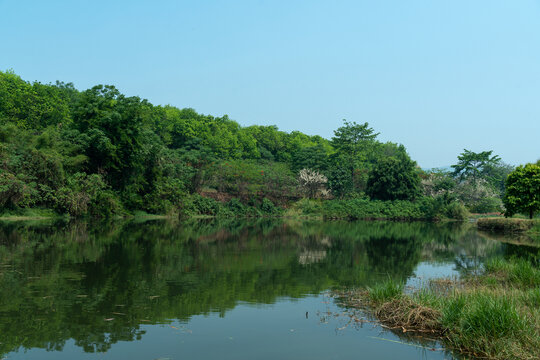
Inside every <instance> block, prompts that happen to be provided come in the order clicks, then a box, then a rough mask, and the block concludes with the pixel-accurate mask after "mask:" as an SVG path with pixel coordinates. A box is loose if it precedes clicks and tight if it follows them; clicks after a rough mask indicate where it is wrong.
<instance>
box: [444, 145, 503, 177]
mask: <svg viewBox="0 0 540 360" xmlns="http://www.w3.org/2000/svg"><path fill="white" fill-rule="evenodd" d="M492 153H493V150H490V151H482V152H479V153H475V152H473V151H470V150H467V149H464V150H463V152H462V153H461V154H460V155H459V156H458V163H457V164H455V165H452V168H453V169H454V172H453V175H454V177H456V178H458V179H459V180H460V181H462V180H466V179H469V178H471V179H472V180H473V182H476V180H478V179H479V178H482V177H486V174H487V173H489V172H490V171H492V169H493V168H494V167H495V166H497V165H499V164H500V162H501V158H500V157H499V156H497V155H493V156H491V154H492Z"/></svg>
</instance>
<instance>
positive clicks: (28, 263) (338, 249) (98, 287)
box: [0, 219, 530, 360]
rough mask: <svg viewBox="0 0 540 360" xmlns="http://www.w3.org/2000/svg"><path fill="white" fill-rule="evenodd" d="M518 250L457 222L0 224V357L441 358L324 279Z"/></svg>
mask: <svg viewBox="0 0 540 360" xmlns="http://www.w3.org/2000/svg"><path fill="white" fill-rule="evenodd" d="M529 250H530V249H528V248H527V247H523V246H518V245H513V244H509V243H504V242H501V241H497V240H494V239H491V238H490V237H489V235H485V234H482V233H479V232H478V231H477V230H476V229H475V228H474V227H473V226H471V225H470V224H456V223H448V224H432V223H422V222H414V223H397V222H317V221H311V222H310V221H295V220H267V219H263V220H254V221H245V220H226V221H223V220H204V221H203V220H198V221H196V220H192V221H188V222H171V221H166V220H149V221H142V220H133V221H121V222H112V223H103V222H96V223H88V222H67V221H56V222H55V221H50V222H6V223H0V359H141V360H152V359H161V360H165V359H171V360H172V359H187V358H191V359H216V358H219V359H310V360H314V359H351V358H357V359H375V358H376V359H395V358H397V357H399V358H400V360H405V359H452V358H453V355H452V354H450V353H448V352H445V351H444V350H442V349H441V346H440V345H439V344H437V343H435V342H430V341H429V340H425V339H414V338H408V337H405V336H404V335H406V334H399V333H394V332H392V331H389V330H387V329H384V328H382V327H380V326H379V325H377V324H376V323H375V322H373V321H371V320H372V319H370V318H369V316H367V315H366V316H365V317H364V319H365V321H359V322H358V321H354V320H353V319H354V318H356V317H358V316H361V315H358V314H357V313H356V315H355V317H352V315H351V314H352V310H350V309H347V308H344V307H342V306H340V304H339V302H338V301H336V299H334V298H333V297H332V290H333V289H342V288H349V287H365V286H370V285H373V284H375V283H377V282H379V281H382V280H385V279H388V278H393V279H397V280H403V281H405V282H407V285H408V287H409V289H412V288H415V287H418V286H420V285H421V284H422V283H425V282H426V281H428V280H429V279H430V278H433V277H441V276H461V275H463V274H466V273H469V272H474V271H478V270H479V269H481V267H482V263H483V262H484V261H485V260H486V259H488V258H490V257H494V256H501V255H503V256H511V255H512V254H519V253H523V252H527V251H529Z"/></svg>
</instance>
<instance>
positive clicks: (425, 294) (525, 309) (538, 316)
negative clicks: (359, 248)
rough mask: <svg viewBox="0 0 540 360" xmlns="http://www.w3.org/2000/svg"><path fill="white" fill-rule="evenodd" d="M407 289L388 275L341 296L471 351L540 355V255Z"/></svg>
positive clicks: (394, 324) (395, 324)
mask: <svg viewBox="0 0 540 360" xmlns="http://www.w3.org/2000/svg"><path fill="white" fill-rule="evenodd" d="M403 290H404V289H403V284H400V283H396V282H394V281H390V280H389V281H387V282H385V283H383V284H380V285H378V286H375V287H373V288H370V289H368V290H363V291H352V292H346V293H342V294H340V298H341V300H342V301H343V303H344V304H345V305H347V306H352V307H357V308H362V309H367V310H368V311H369V312H371V313H373V314H374V316H375V317H376V318H377V319H379V320H380V321H381V322H382V323H383V324H385V326H387V327H389V328H391V329H394V330H396V331H398V332H399V333H403V332H407V333H412V334H415V335H418V336H428V337H430V338H437V339H439V340H440V341H441V342H442V343H443V344H444V345H445V346H446V347H447V348H448V349H450V350H452V351H456V352H460V353H463V354H466V355H468V356H474V357H479V358H489V359H538V358H540V268H539V263H538V258H532V259H529V260H525V259H515V258H514V259H511V260H502V259H496V260H492V261H490V262H488V263H487V264H486V265H485V273H484V274H482V275H478V276H470V277H467V278H464V279H462V280H447V279H440V280H434V281H431V282H430V283H429V285H428V286H426V287H424V288H422V289H420V290H418V291H416V292H415V293H413V294H404V292H403Z"/></svg>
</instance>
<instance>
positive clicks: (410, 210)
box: [0, 196, 468, 221]
mask: <svg viewBox="0 0 540 360" xmlns="http://www.w3.org/2000/svg"><path fill="white" fill-rule="evenodd" d="M107 215H108V216H107ZM63 216H69V215H67V214H64V215H63V214H58V213H56V212H54V211H53V210H51V209H18V210H13V211H11V212H5V213H3V214H1V215H0V220H24V219H35V218H37V217H38V218H54V217H63ZM111 216H112V217H120V218H124V217H127V218H130V217H141V216H144V217H155V218H165V217H169V218H173V217H182V218H193V217H201V216H202V217H216V218H264V217H284V218H290V217H293V218H307V219H319V220H323V219H326V220H399V221H418V220H424V221H426V220H427V221H438V220H443V219H452V220H466V219H467V217H468V212H467V210H466V209H465V208H464V207H463V205H461V204H459V203H450V204H446V205H445V204H439V203H438V202H436V201H435V200H433V199H430V198H421V199H418V200H417V201H404V200H395V201H380V200H367V199H350V200H337V199H333V200H321V199H317V200H315V199H301V200H299V201H296V202H292V203H289V204H286V205H282V206H278V205H276V204H274V203H272V202H271V201H270V200H268V199H266V198H265V199H263V201H261V202H254V203H252V204H244V203H242V202H240V201H239V200H238V199H231V200H229V201H228V202H220V201H216V200H215V199H212V198H205V197H202V196H195V197H193V199H191V200H190V201H186V203H184V204H183V207H182V208H181V209H179V210H178V211H176V212H171V213H169V214H149V213H146V212H142V211H133V212H128V211H124V212H123V213H121V214H114V215H112V214H103V217H111ZM94 217H95V216H94Z"/></svg>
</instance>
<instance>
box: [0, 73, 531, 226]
mask: <svg viewBox="0 0 540 360" xmlns="http://www.w3.org/2000/svg"><path fill="white" fill-rule="evenodd" d="M378 136H379V134H378V133H377V132H376V131H375V130H374V129H373V128H371V127H370V125H369V124H368V123H367V122H365V123H360V124H358V123H356V122H349V121H346V120H344V122H343V124H342V126H341V127H339V128H338V129H336V130H335V131H334V137H332V138H331V139H325V138H322V137H321V136H317V135H315V136H311V135H306V134H304V133H302V132H299V131H293V132H290V133H287V132H283V131H280V130H278V128H277V127H276V126H258V125H253V126H240V125H239V124H238V123H237V122H235V121H233V120H231V119H229V117H228V116H227V115H224V116H222V117H214V116H211V115H203V114H199V113H197V112H196V111H195V110H193V109H190V108H186V109H178V108H176V107H173V106H169V105H166V106H162V105H153V104H151V103H150V102H148V101H147V100H144V99H141V98H139V97H137V96H126V95H124V94H121V93H120V92H119V91H118V90H117V89H116V88H115V87H114V86H110V85H97V86H94V87H92V88H91V89H88V90H84V91H79V90H77V89H76V88H75V87H74V85H73V84H72V83H64V82H58V81H57V82H56V83H55V84H42V83H40V82H28V81H25V80H23V79H21V77H20V76H18V75H17V74H15V73H14V72H13V71H6V72H0V161H1V165H0V209H1V211H2V213H3V215H4V216H5V215H28V214H37V215H47V214H48V215H53V214H56V215H69V216H72V217H80V216H92V217H110V216H128V215H137V214H166V215H174V216H177V215H179V216H222V217H238V216H241V217H258V216H278V215H291V216H292V215H300V216H302V215H303V216H310V215H319V216H321V215H322V216H324V217H326V218H391V219H439V218H445V217H446V218H456V219H463V218H465V217H466V216H468V212H473V213H489V212H497V213H500V212H504V211H505V207H504V205H503V201H504V200H505V181H506V178H507V177H508V174H510V173H511V172H512V171H514V167H513V166H511V165H508V164H506V163H504V162H503V161H502V160H501V159H500V157H499V156H497V155H494V154H493V153H492V151H483V152H479V153H475V152H473V151H469V150H466V149H465V150H464V151H463V153H461V154H460V155H459V156H458V158H457V161H456V164H455V165H453V166H452V168H451V169H446V170H444V169H443V170H440V169H439V170H437V169H435V170H422V169H421V168H420V167H419V166H418V165H417V164H416V162H415V161H414V160H412V159H411V158H410V156H409V154H408V153H407V151H406V149H405V147H404V146H403V145H400V144H396V143H392V142H381V141H379V140H378ZM539 165H540V164H538V163H537V164H530V165H528V166H529V167H530V166H532V167H533V173H535V174H538V173H539V170H538V169H540V167H539ZM535 176H538V175H535ZM507 198H508V199H510V197H507ZM510 200H511V199H510ZM514 200H515V199H514ZM535 201H537V202H540V200H535ZM514 203H515V201H514ZM508 204H510V202H509V203H508ZM520 206H521V205H519V204H518V205H516V206H514V207H512V212H513V213H518V212H522V211H521V209H522V207H520ZM539 207H540V206H539ZM533 208H534V206H533ZM535 209H536V208H535ZM527 211H528V210H527ZM536 211H537V210H534V211H533V214H535V213H536ZM525 213H527V212H525Z"/></svg>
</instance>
